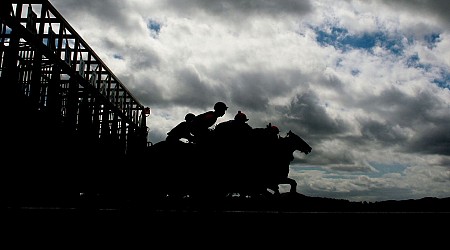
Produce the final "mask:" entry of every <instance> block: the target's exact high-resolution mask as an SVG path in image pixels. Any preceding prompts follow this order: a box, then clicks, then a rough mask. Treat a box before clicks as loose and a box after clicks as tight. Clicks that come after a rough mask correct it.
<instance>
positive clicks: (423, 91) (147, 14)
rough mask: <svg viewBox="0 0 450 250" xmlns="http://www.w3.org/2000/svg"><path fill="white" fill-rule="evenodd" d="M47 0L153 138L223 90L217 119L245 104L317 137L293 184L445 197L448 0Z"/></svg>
mask: <svg viewBox="0 0 450 250" xmlns="http://www.w3.org/2000/svg"><path fill="white" fill-rule="evenodd" d="M50 2H51V4H53V5H54V6H55V7H56V9H57V10H58V11H59V12H60V13H61V14H62V15H63V16H64V17H65V19H66V20H67V21H68V22H69V23H70V24H71V25H72V27H74V28H75V30H76V31H77V32H78V33H79V34H80V35H81V36H82V37H83V39H84V40H85V41H86V42H87V43H88V44H89V45H90V46H91V47H92V48H93V49H94V51H95V52H96V53H97V54H98V55H99V56H100V58H101V59H102V60H103V62H104V63H105V64H106V65H107V66H108V67H109V68H110V69H111V70H112V71H113V72H114V74H115V75H116V76H117V77H118V78H119V79H120V80H121V82H122V83H123V84H124V85H126V87H127V88H128V89H129V90H130V91H131V92H132V93H133V94H134V95H135V96H136V98H137V99H138V100H139V101H140V102H141V104H143V105H144V106H148V107H150V108H151V112H152V113H151V115H150V116H149V117H148V118H147V122H148V126H149V128H150V132H149V141H151V142H153V143H156V142H159V141H161V140H164V138H165V136H166V133H167V132H168V131H169V130H170V129H171V128H172V127H174V126H175V125H176V124H178V123H179V122H181V121H182V120H183V119H184V116H185V114H186V113H187V112H192V113H195V114H200V113H202V112H205V111H207V110H211V109H212V107H213V105H214V103H215V102H217V101H224V102H225V103H227V105H228V106H229V107H230V108H229V109H228V112H227V114H226V115H225V116H224V117H222V118H220V119H219V120H218V122H221V121H226V120H228V119H232V118H233V117H234V115H235V114H236V113H237V111H238V110H241V111H243V112H244V113H246V114H247V116H248V117H249V118H250V120H249V121H248V123H249V124H250V125H251V126H252V127H264V126H265V125H266V124H268V123H269V122H271V123H272V124H274V125H277V126H278V127H279V128H280V130H281V135H282V136H284V135H286V132H288V131H289V130H292V131H293V132H295V133H297V134H298V135H300V136H301V137H302V138H304V139H305V140H306V141H307V142H308V143H309V144H310V145H311V146H312V148H313V151H312V153H311V154H308V155H304V154H302V153H300V152H298V151H297V152H296V153H295V160H294V161H293V162H292V163H291V171H290V177H291V178H293V179H295V180H296V181H297V182H298V188H297V191H298V192H299V193H302V194H305V195H308V196H315V197H329V198H338V199H347V200H351V201H381V200H392V199H395V200H403V199H418V198H423V197H441V198H442V197H450V15H448V10H449V9H450V1H447V0H428V1H427V0H396V1H390V0H379V1H375V0H372V1H370V0H367V1H362V0H359V1H358V0H341V1H339V0H338V1H336V0H314V1H307V0H277V1H274V0H183V1H179V0H98V1H92V0H50ZM282 189H283V190H287V187H284V186H282Z"/></svg>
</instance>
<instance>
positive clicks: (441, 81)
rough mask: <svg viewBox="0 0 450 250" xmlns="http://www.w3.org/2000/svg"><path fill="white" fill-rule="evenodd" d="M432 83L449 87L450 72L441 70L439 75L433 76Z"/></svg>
mask: <svg viewBox="0 0 450 250" xmlns="http://www.w3.org/2000/svg"><path fill="white" fill-rule="evenodd" d="M433 83H435V84H437V85H438V86H439V87H441V88H447V89H450V72H448V71H445V70H441V74H440V76H439V77H437V78H435V79H434V80H433Z"/></svg>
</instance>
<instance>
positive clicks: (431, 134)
mask: <svg viewBox="0 0 450 250" xmlns="http://www.w3.org/2000/svg"><path fill="white" fill-rule="evenodd" d="M449 122H450V119H449V121H448V122H447V123H446V124H436V125H435V126H432V127H430V128H427V129H424V130H423V131H420V133H418V134H417V135H416V136H415V137H414V138H412V140H411V143H409V144H408V145H407V150H408V151H409V152H412V153H423V154H440V155H448V156H450V126H448V124H450V123H449Z"/></svg>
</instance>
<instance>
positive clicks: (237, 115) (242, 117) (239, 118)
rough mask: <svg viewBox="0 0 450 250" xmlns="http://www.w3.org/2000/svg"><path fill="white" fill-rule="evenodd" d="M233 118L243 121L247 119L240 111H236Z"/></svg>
mask: <svg viewBox="0 0 450 250" xmlns="http://www.w3.org/2000/svg"><path fill="white" fill-rule="evenodd" d="M234 119H235V120H236V121H243V122H246V121H248V118H247V116H246V115H245V114H244V113H242V112H241V111H238V113H237V114H236V116H235V117H234Z"/></svg>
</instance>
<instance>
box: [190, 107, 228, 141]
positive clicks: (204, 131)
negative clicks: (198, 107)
mask: <svg viewBox="0 0 450 250" xmlns="http://www.w3.org/2000/svg"><path fill="white" fill-rule="evenodd" d="M227 109H228V107H227V105H226V104H225V103H223V102H217V103H216V104H214V110H210V111H207V112H205V113H202V114H200V115H197V116H196V117H195V118H194V120H193V121H192V124H191V133H192V134H193V135H194V141H195V143H200V144H202V143H203V144H204V143H207V142H208V141H209V140H210V139H211V127H212V126H213V125H214V124H215V123H216V121H217V118H219V117H222V116H223V115H224V114H225V112H226V110H227Z"/></svg>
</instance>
